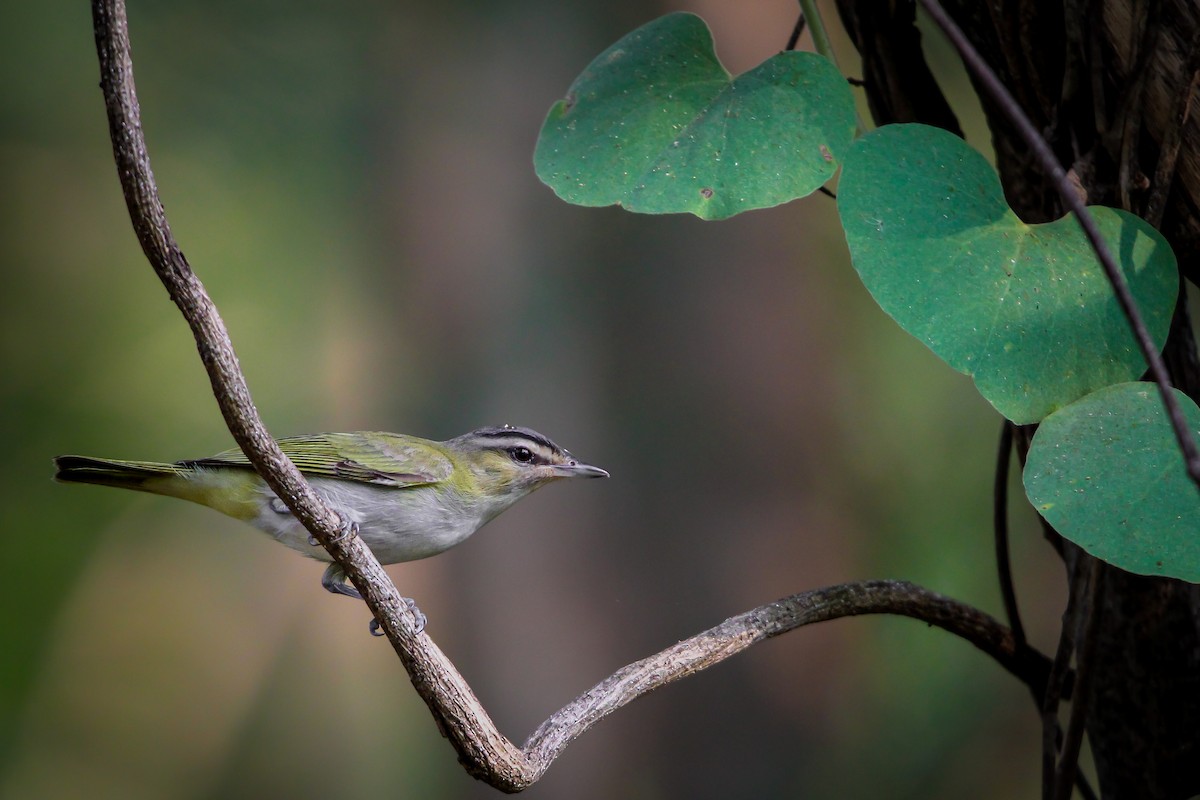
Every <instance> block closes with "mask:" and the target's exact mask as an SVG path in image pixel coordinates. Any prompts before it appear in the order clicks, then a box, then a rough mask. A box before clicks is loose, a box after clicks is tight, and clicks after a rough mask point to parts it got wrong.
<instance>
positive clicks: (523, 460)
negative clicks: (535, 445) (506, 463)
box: [508, 447, 533, 464]
mask: <svg viewBox="0 0 1200 800" xmlns="http://www.w3.org/2000/svg"><path fill="white" fill-rule="evenodd" d="M508 454H509V455H510V456H512V459H513V461H516V462H517V463H518V464H528V463H529V462H531V461H533V451H532V450H530V449H529V448H528V447H511V448H509V450H508Z"/></svg>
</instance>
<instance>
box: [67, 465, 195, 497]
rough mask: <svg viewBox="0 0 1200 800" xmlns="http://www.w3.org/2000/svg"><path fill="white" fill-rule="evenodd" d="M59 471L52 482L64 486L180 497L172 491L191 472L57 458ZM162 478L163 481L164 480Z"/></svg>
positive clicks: (164, 466)
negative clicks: (90, 485) (83, 486)
mask: <svg viewBox="0 0 1200 800" xmlns="http://www.w3.org/2000/svg"><path fill="white" fill-rule="evenodd" d="M54 466H55V467H57V468H58V472H56V473H54V480H56V481H62V482H63V483H94V484H97V485H99V486H116V487H118V488H120V489H134V490H136V491H139V492H152V493H153V494H165V495H172V496H175V497H178V496H179V493H178V492H177V491H172V489H173V488H174V487H175V486H177V485H178V483H179V480H178V479H180V478H185V479H186V478H187V477H189V475H190V473H192V472H194V470H192V469H190V468H188V467H183V466H179V465H178V464H159V463H156V462H154V461H117V460H114V459H110V458H90V457H88V456H59V457H58V458H56V459H54ZM164 479H165V480H164Z"/></svg>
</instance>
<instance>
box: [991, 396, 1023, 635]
mask: <svg viewBox="0 0 1200 800" xmlns="http://www.w3.org/2000/svg"><path fill="white" fill-rule="evenodd" d="M1012 449H1013V424H1012V423H1011V422H1009V421H1008V420H1004V422H1003V423H1002V424H1001V426H1000V446H999V447H998V448H997V451H996V479H995V483H994V484H993V486H992V532H993V538H994V540H995V548H996V572H997V573H998V574H999V577H1000V596H1001V597H1002V598H1003V599H1004V614H1005V616H1006V617H1008V627H1010V628H1012V632H1013V638H1015V639H1016V640H1017V645H1018V646H1024V644H1025V626H1023V625H1022V624H1021V611H1020V607H1019V606H1018V605H1017V590H1016V588H1015V587H1014V586H1013V576H1012V560H1011V559H1010V557H1009V552H1008V469H1009V464H1010V462H1011V459H1012Z"/></svg>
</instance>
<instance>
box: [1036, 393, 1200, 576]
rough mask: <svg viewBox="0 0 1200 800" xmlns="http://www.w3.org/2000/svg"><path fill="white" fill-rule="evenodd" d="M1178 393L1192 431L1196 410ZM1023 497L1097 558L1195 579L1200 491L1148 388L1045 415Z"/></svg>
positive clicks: (1198, 418)
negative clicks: (1185, 465)
mask: <svg viewBox="0 0 1200 800" xmlns="http://www.w3.org/2000/svg"><path fill="white" fill-rule="evenodd" d="M1175 396H1176V398H1177V399H1178V400H1179V403H1180V404H1181V405H1182V406H1183V409H1184V414H1185V416H1186V417H1187V421H1188V427H1189V428H1190V429H1191V431H1192V433H1193V435H1195V434H1196V432H1198V431H1200V409H1198V408H1196V405H1195V403H1193V402H1192V401H1191V400H1189V399H1188V398H1187V396H1185V395H1184V394H1183V393H1182V392H1175ZM1025 493H1026V495H1028V497H1029V502H1031V503H1033V505H1034V507H1035V508H1037V510H1038V511H1039V512H1040V513H1041V515H1042V516H1043V517H1045V518H1046V521H1047V522H1049V523H1050V524H1051V525H1053V526H1054V529H1055V530H1057V531H1058V532H1059V533H1061V534H1062V535H1063V536H1065V537H1067V538H1068V539H1070V540H1071V541H1072V542H1075V544H1077V545H1079V546H1080V547H1082V548H1083V549H1084V550H1086V551H1087V552H1089V553H1091V554H1092V555H1094V556H1095V557H1096V558H1099V559H1102V560H1104V561H1107V562H1109V563H1110V564H1115V565H1117V566H1118V567H1120V568H1121V569H1124V570H1127V571H1128V572H1136V573H1137V574H1139V575H1166V576H1169V577H1172V578H1181V579H1183V580H1185V581H1191V582H1192V583H1200V492H1197V490H1196V487H1195V485H1194V484H1193V483H1192V482H1191V480H1189V478H1188V475H1187V470H1186V468H1185V467H1184V462H1183V456H1182V455H1181V454H1180V452H1179V446H1178V444H1177V443H1176V442H1175V438H1174V436H1173V434H1172V432H1171V424H1170V421H1169V420H1168V418H1167V413H1166V410H1165V409H1164V408H1163V404H1162V399H1161V398H1160V397H1159V396H1158V389H1157V387H1156V386H1154V384H1151V383H1122V384H1118V385H1116V386H1109V387H1106V388H1104V389H1101V390H1100V391H1098V392H1094V393H1092V394H1090V395H1088V396H1087V397H1085V398H1083V399H1082V400H1079V401H1077V402H1074V403H1072V404H1071V405H1069V406H1066V407H1065V408H1063V409H1060V410H1059V411H1056V412H1054V413H1053V414H1051V415H1050V416H1048V417H1046V419H1045V420H1044V421H1043V422H1042V424H1041V426H1040V427H1039V428H1038V431H1037V433H1036V434H1035V435H1034V437H1033V443H1032V444H1031V446H1030V448H1029V458H1028V459H1027V460H1026V462H1025Z"/></svg>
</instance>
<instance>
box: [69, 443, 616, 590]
mask: <svg viewBox="0 0 1200 800" xmlns="http://www.w3.org/2000/svg"><path fill="white" fill-rule="evenodd" d="M279 447H280V449H281V450H283V452H284V453H285V454H286V455H287V457H288V458H290V459H291V460H292V462H293V463H295V465H296V467H297V468H299V470H300V472H302V473H303V474H304V476H305V477H306V478H307V479H308V481H309V483H310V484H311V485H312V487H313V490H314V491H315V492H316V493H317V494H318V495H320V496H321V498H322V499H323V500H324V501H325V502H326V503H327V504H328V505H329V507H330V508H331V509H333V510H334V511H335V512H337V514H338V516H339V517H341V518H342V520H343V521H344V522H346V523H347V524H348V525H349V526H351V527H353V528H354V529H355V530H357V532H358V534H359V535H360V536H361V537H362V539H363V542H364V543H366V545H367V546H368V547H370V548H371V551H372V552H373V553H374V554H375V557H376V558H378V559H379V560H380V562H382V563H384V564H396V563H399V562H401V561H415V560H417V559H420V558H428V557H429V556H433V555H437V554H438V553H441V552H443V551H445V550H448V549H450V548H451V547H453V546H454V545H456V544H459V543H460V542H462V541H463V540H465V539H466V538H467V537H468V536H470V535H471V534H473V533H474V532H475V531H477V530H479V528H480V527H482V526H483V525H484V524H486V523H487V522H488V521H489V520H491V519H493V518H495V517H496V515H498V514H499V513H500V512H502V511H504V510H505V509H507V508H508V507H509V506H511V505H512V504H513V503H515V502H517V501H518V500H520V499H521V498H522V497H524V496H525V495H527V494H529V493H530V492H532V491H533V490H534V489H537V488H539V487H541V486H544V485H545V484H547V483H550V482H551V481H554V480H556V479H558V478H607V477H608V473H607V472H605V471H604V470H602V469H600V468H599V467H593V466H590V465H588V464H583V463H581V462H579V461H577V460H576V459H575V457H574V456H572V455H571V454H570V453H568V452H567V451H566V450H564V449H563V448H561V447H559V446H558V445H556V444H555V443H554V442H552V441H550V440H549V439H547V438H546V437H545V436H542V435H541V434H540V433H537V432H536V431H532V430H530V429H529V428H518V427H513V426H509V425H504V426H502V427H491V428H480V429H479V430H477V431H472V432H470V433H467V434H463V435H462V436H459V437H456V438H454V439H449V440H447V441H445V442H433V441H429V440H428V439H418V438H417V437H415V436H405V435H404V434H398V433H374V432H359V433H320V434H314V435H311V436H297V437H293V438H287V439H280V440H279ZM54 464H55V466H56V467H57V468H58V472H57V474H56V475H55V476H54V477H55V479H56V480H59V481H65V482H68V483H93V484H99V485H101V486H117V487H121V488H124V489H135V490H137V491H140V492H150V493H152V494H161V495H166V496H168V497H178V498H182V499H184V500H190V501H192V502H193V503H199V504H201V505H205V506H208V507H209V508H214V509H216V510H217V511H220V512H221V513H222V514H227V515H228V516H231V517H233V518H235V519H240V520H243V521H244V522H248V523H250V524H251V525H254V526H255V527H257V528H260V529H261V530H264V531H266V532H267V533H269V534H270V535H271V536H272V537H274V538H275V539H276V540H278V541H279V542H282V543H283V544H285V545H287V546H288V547H290V548H292V549H293V550H296V551H298V552H300V553H303V554H304V555H306V556H310V557H312V558H315V559H317V560H319V561H327V562H328V561H330V558H329V554H328V553H327V552H326V551H325V548H323V547H321V546H320V545H319V544H317V542H316V540H315V539H313V538H312V537H311V535H310V534H309V532H308V531H307V530H306V529H305V528H304V526H303V525H301V524H300V523H299V522H298V521H297V520H296V518H295V517H294V516H293V515H292V512H291V511H289V510H288V508H287V506H286V505H284V503H283V501H282V500H280V499H279V498H278V497H276V496H275V493H274V492H272V491H271V489H270V488H269V487H268V486H267V485H266V483H264V482H263V480H262V478H260V477H259V476H258V473H256V472H255V471H254V468H253V467H251V466H250V461H249V459H247V458H246V456H245V454H244V453H242V451H241V450H226V451H225V452H223V453H218V454H217V455H215V456H211V457H209V458H201V459H197V460H194V461H178V462H176V463H174V464H160V463H155V462H151V461H117V460H113V459H101V458H89V457H87V456H59V457H58V458H56V459H54ZM321 584H322V585H323V586H324V587H325V588H326V589H328V590H329V591H330V592H334V593H336V594H344V595H348V596H350V597H360V595H359V593H358V592H357V591H356V590H355V589H354V588H353V587H352V586H349V585H347V584H346V583H345V574H344V573H343V572H342V570H341V568H340V567H338V565H337V564H333V563H331V564H330V565H329V568H328V569H326V570H325V574H324V575H323V576H322V578H321Z"/></svg>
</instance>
